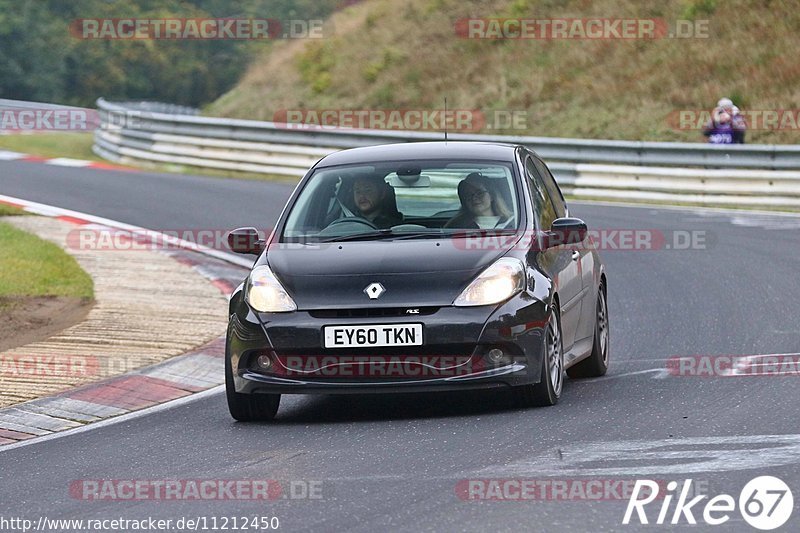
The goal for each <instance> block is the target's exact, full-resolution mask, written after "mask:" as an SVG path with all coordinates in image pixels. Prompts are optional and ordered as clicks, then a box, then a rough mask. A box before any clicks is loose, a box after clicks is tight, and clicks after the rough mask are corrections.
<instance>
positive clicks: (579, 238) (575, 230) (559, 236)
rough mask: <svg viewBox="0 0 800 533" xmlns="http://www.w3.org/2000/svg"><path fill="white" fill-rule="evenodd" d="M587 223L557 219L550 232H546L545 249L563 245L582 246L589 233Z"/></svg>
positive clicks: (569, 219)
mask: <svg viewBox="0 0 800 533" xmlns="http://www.w3.org/2000/svg"><path fill="white" fill-rule="evenodd" d="M588 231H589V230H588V228H587V227H586V222H584V221H583V220H581V219H579V218H557V219H556V220H554V221H553V226H552V227H551V228H550V231H547V232H545V239H544V247H545V249H547V248H553V247H555V246H561V245H562V244H580V243H582V242H583V240H584V239H586V234H587V233H588Z"/></svg>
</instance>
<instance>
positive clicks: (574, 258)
mask: <svg viewBox="0 0 800 533" xmlns="http://www.w3.org/2000/svg"><path fill="white" fill-rule="evenodd" d="M580 256H581V253H580V252H579V251H578V250H575V251H573V252H572V260H573V261H577V260H578V258H579V257H580Z"/></svg>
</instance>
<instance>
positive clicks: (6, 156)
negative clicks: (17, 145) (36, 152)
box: [0, 150, 28, 161]
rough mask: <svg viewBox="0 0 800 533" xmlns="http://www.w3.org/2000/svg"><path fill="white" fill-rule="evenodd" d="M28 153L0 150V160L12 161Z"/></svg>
mask: <svg viewBox="0 0 800 533" xmlns="http://www.w3.org/2000/svg"><path fill="white" fill-rule="evenodd" d="M26 155H28V154H21V153H19V152H10V151H8V150H0V161H14V160H15V159H21V158H23V157H25V156H26Z"/></svg>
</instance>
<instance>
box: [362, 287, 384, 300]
mask: <svg viewBox="0 0 800 533" xmlns="http://www.w3.org/2000/svg"><path fill="white" fill-rule="evenodd" d="M384 292H386V289H385V288H384V286H383V285H381V284H380V283H370V284H369V285H367V288H366V289H364V294H366V295H367V296H369V299H370V300H377V299H378V298H380V297H381V294H383V293H384Z"/></svg>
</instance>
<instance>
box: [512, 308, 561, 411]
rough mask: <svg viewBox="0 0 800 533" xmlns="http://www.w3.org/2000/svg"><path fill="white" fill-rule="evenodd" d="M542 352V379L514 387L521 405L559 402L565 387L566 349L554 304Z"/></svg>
mask: <svg viewBox="0 0 800 533" xmlns="http://www.w3.org/2000/svg"><path fill="white" fill-rule="evenodd" d="M544 340H545V342H544V353H543V354H542V355H543V356H542V379H541V381H539V383H535V384H532V385H521V386H519V387H515V388H514V396H515V401H516V403H517V405H519V406H520V407H546V406H550V405H555V404H557V403H558V399H559V398H560V397H561V390H562V389H563V387H564V349H563V343H562V340H561V322H560V320H559V315H558V308H556V307H555V306H553V312H552V313H550V320H549V321H548V323H547V328H546V329H545V334H544Z"/></svg>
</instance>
